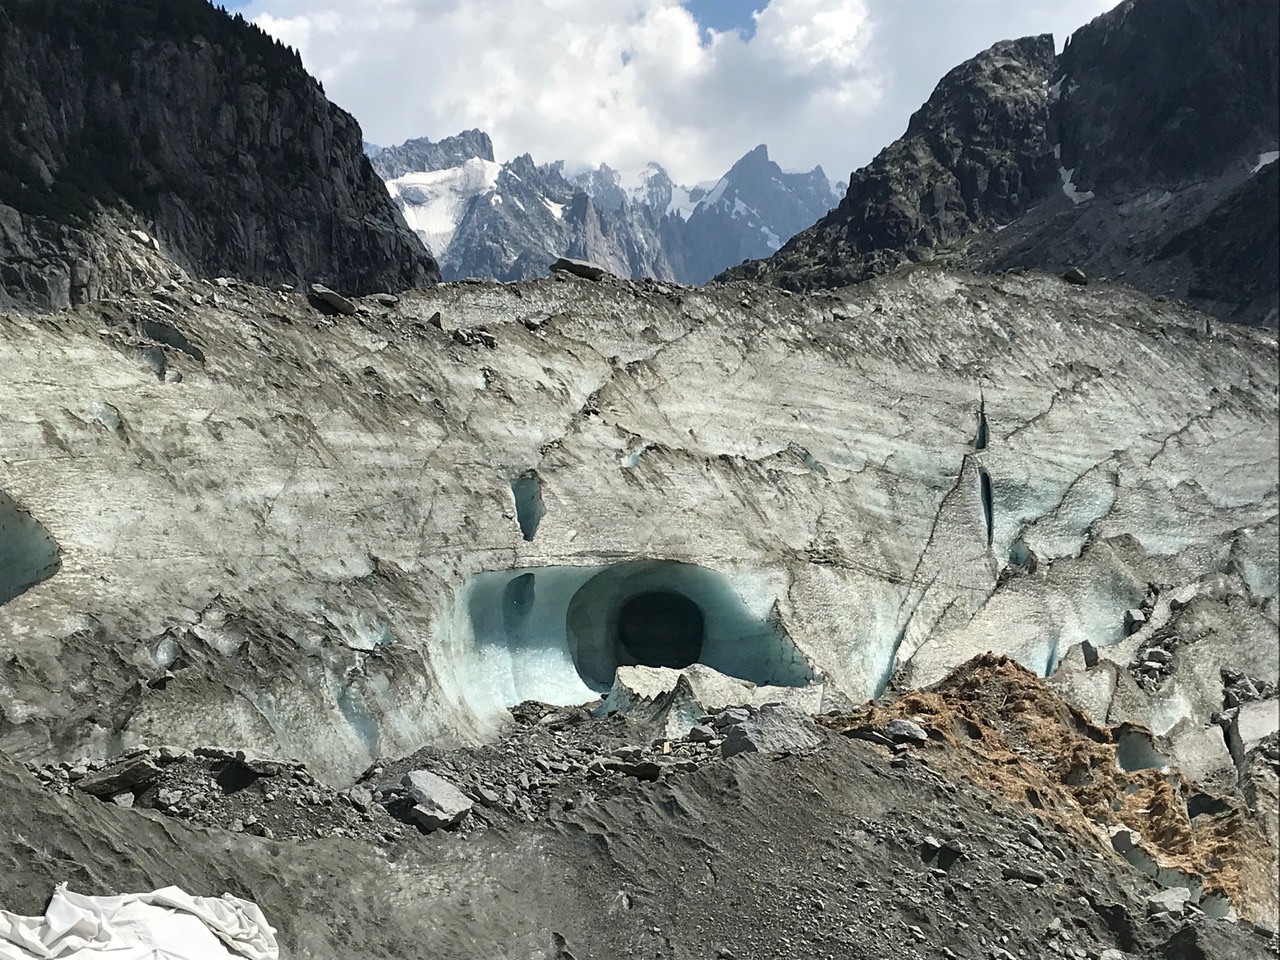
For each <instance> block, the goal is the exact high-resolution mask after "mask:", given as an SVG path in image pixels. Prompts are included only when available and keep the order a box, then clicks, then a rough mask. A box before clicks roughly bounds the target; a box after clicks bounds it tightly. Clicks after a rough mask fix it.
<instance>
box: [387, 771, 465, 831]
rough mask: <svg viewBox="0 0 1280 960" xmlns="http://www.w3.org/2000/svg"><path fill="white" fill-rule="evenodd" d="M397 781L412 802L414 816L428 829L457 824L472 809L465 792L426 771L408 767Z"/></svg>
mask: <svg viewBox="0 0 1280 960" xmlns="http://www.w3.org/2000/svg"><path fill="white" fill-rule="evenodd" d="M400 782H401V784H402V785H403V786H404V788H405V790H406V791H407V792H408V794H409V796H410V797H411V798H412V799H413V801H414V804H415V805H414V807H413V810H412V811H411V814H412V816H413V819H414V820H415V821H416V822H417V823H419V824H421V825H422V826H423V827H425V828H426V829H428V830H439V829H442V828H445V829H447V828H449V827H456V826H457V825H458V824H460V823H461V822H462V821H463V819H464V818H465V817H466V816H467V814H468V813H470V812H471V807H472V806H473V804H472V801H471V800H470V799H468V798H467V795H466V794H464V793H463V792H462V791H461V790H459V789H458V788H457V787H455V786H454V785H453V784H452V783H450V782H449V781H448V780H445V779H444V778H443V777H438V776H436V775H435V774H434V773H430V772H429V771H427V770H411V771H409V772H408V773H406V774H405V775H404V779H403V780H401V781H400Z"/></svg>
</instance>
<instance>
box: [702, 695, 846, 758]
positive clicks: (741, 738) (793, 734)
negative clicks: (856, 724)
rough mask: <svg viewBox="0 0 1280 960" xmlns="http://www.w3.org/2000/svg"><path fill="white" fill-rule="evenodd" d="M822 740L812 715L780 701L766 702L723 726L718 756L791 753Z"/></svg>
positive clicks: (809, 747) (811, 746)
mask: <svg viewBox="0 0 1280 960" xmlns="http://www.w3.org/2000/svg"><path fill="white" fill-rule="evenodd" d="M821 742H822V734H821V733H820V732H819V731H818V727H817V725H816V724H815V723H814V722H813V720H812V718H810V717H809V716H807V715H805V714H803V713H801V712H800V711H799V710H796V709H795V708H794V707H789V706H787V705H786V704H783V703H767V704H765V705H764V706H763V707H761V708H760V709H758V710H755V711H753V712H752V713H751V715H750V716H748V717H747V718H746V719H745V720H742V721H741V722H739V723H734V724H732V725H730V726H728V727H726V728H725V739H724V743H722V744H721V745H720V755H721V756H722V757H733V756H737V755H738V754H740V753H784V752H787V753H791V752H796V751H799V750H808V749H811V748H813V747H816V746H817V745H818V744H820V743H821Z"/></svg>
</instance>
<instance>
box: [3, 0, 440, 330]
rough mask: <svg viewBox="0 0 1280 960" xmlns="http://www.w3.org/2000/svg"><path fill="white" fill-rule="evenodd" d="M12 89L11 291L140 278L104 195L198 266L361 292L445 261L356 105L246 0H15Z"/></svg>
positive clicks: (19, 302) (69, 296)
mask: <svg viewBox="0 0 1280 960" xmlns="http://www.w3.org/2000/svg"><path fill="white" fill-rule="evenodd" d="M0 88H2V89H4V91H5V96H4V97H3V99H0V130H2V131H3V132H4V136H2V137H0V221H2V222H3V223H4V228H3V229H0V274H2V275H3V276H4V284H3V287H2V288H0V303H2V304H6V305H13V306H19V307H33V306H34V307H61V306H66V305H68V304H70V303H74V302H79V301H81V300H85V299H90V298H93V297H97V296H104V295H107V294H109V293H111V292H112V291H117V290H120V289H123V288H126V287H128V286H129V285H130V284H132V283H133V282H134V281H133V279H132V277H131V275H130V273H129V271H127V270H126V271H121V270H120V269H118V265H119V263H120V262H121V257H120V255H119V253H120V251H119V245H118V244H116V243H114V242H112V241H110V240H109V239H107V238H109V237H110V236H115V233H113V232H112V231H110V230H108V231H105V232H104V231H103V230H102V229H99V223H100V221H102V220H103V218H104V217H105V216H106V215H107V211H111V216H110V219H111V220H112V222H116V221H117V220H119V219H120V218H121V217H123V218H124V220H125V221H127V222H131V223H132V224H134V226H135V227H136V228H137V229H138V230H140V231H141V232H142V233H143V235H144V236H149V237H151V238H153V239H154V240H155V242H156V245H157V248H158V249H159V250H160V251H161V252H162V253H163V254H164V255H165V256H166V257H167V258H168V259H169V260H170V261H172V262H173V263H174V264H176V265H177V268H181V269H184V270H185V271H187V272H189V273H191V274H195V275H203V276H233V277H240V278H244V279H248V280H252V281H255V282H258V283H268V284H275V283H291V284H302V283H308V282H312V281H321V282H324V283H326V284H328V285H330V286H334V287H340V288H343V289H346V290H348V291H350V292H353V293H367V292H374V291H377V290H380V289H381V290H389V289H395V290H399V289H404V288H406V287H409V286H415V285H424V284H428V283H431V282H433V281H434V280H436V279H438V278H439V271H438V269H437V267H436V264H435V263H434V261H433V260H432V259H431V257H430V256H429V255H428V253H427V252H426V250H425V249H423V247H422V245H421V244H420V243H419V242H418V240H417V239H416V238H415V237H414V236H413V234H412V233H411V232H410V231H409V229H408V228H407V226H406V224H405V222H404V219H403V217H402V216H401V215H400V213H399V212H398V211H397V210H396V208H395V207H394V205H392V204H391V203H390V202H389V200H388V198H387V195H386V191H385V190H383V189H382V187H381V185H380V183H379V181H378V178H377V176H376V175H375V173H374V171H373V169H372V168H371V167H370V165H369V163H368V161H367V160H366V159H365V157H364V155H363V153H362V151H361V144H362V137H361V133H360V128H359V126H358V125H357V124H356V122H355V120H353V119H352V118H351V116H350V115H349V114H347V113H345V112H344V111H342V110H340V109H338V108H337V107H335V106H334V105H333V104H331V103H330V102H329V101H328V100H326V99H325V96H324V92H323V90H322V88H321V87H320V85H319V84H318V83H317V82H316V81H315V80H314V79H312V78H311V77H310V76H308V75H307V73H306V71H305V70H303V68H302V64H301V61H300V60H299V58H298V55H297V53H296V52H294V51H292V50H290V49H288V48H286V47H284V46H282V45H281V44H279V43H278V42H276V41H274V40H272V39H271V38H270V37H268V36H267V35H266V34H265V33H263V32H262V31H261V30H260V29H259V28H258V27H256V26H254V25H253V24H250V23H248V22H246V21H245V20H244V19H243V18H242V17H240V16H238V15H237V16H234V17H233V16H230V15H228V14H226V13H225V12H224V11H222V10H220V9H217V8H215V7H213V6H211V5H209V4H208V3H205V2H203V0H130V2H129V3H127V4H120V3H114V2H107V0H83V2H79V3H76V4H72V5H70V6H68V5H66V4H61V3H56V2H53V0H13V2H6V3H5V4H4V5H3V7H0ZM175 269H176V268H175ZM148 276H149V275H148Z"/></svg>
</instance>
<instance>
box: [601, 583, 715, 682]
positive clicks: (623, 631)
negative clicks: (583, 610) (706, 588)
mask: <svg viewBox="0 0 1280 960" xmlns="http://www.w3.org/2000/svg"><path fill="white" fill-rule="evenodd" d="M703 636H704V625H703V620H702V610H700V609H699V607H698V605H697V604H696V603H694V602H693V601H692V600H690V599H689V598H688V597H686V596H684V595H683V594H680V593H675V592H673V591H669V590H652V591H649V592H647V593H641V594H637V595H636V596H634V597H632V598H631V599H629V600H627V601H626V603H624V604H623V605H622V608H621V609H620V610H619V611H618V643H619V644H620V645H621V646H622V648H623V649H624V650H625V651H626V652H627V653H629V654H630V655H631V656H632V657H633V658H635V660H636V662H637V663H640V664H643V665H645V666H647V667H673V668H675V669H683V668H684V667H687V666H689V664H691V663H696V662H697V660H698V658H699V657H700V656H702V640H703Z"/></svg>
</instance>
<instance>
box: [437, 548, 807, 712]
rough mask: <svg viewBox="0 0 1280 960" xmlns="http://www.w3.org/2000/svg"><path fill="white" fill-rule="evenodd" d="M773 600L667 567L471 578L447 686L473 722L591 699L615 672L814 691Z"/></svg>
mask: <svg viewBox="0 0 1280 960" xmlns="http://www.w3.org/2000/svg"><path fill="white" fill-rule="evenodd" d="M757 581H758V582H757ZM774 595H775V594H774V591H772V590H770V589H769V588H768V587H767V586H766V584H765V578H763V577H761V578H755V579H754V580H753V578H750V577H746V578H739V579H738V581H737V582H736V583H735V582H734V581H731V580H730V579H729V578H728V577H726V576H724V575H723V574H721V573H718V572H716V571H714V570H710V569H707V568H706V567H701V566H698V565H696V564H690V563H681V562H677V561H669V560H635V561H628V562H624V563H618V564H613V565H610V566H595V567H568V566H554V567H533V568H527V569H520V570H499V571H493V572H489V573H481V574H477V575H476V576H474V577H472V578H471V579H470V580H468V581H467V583H466V584H465V585H464V586H463V587H462V589H461V591H460V592H459V594H458V601H457V605H456V607H455V611H454V619H453V624H452V636H451V640H452V644H451V646H452V650H453V654H454V655H453V657H452V658H451V670H450V672H451V673H452V681H453V684H454V685H455V690H456V692H457V693H458V695H459V696H460V698H461V699H464V700H466V701H467V702H468V703H469V705H470V706H471V707H472V708H473V709H474V710H476V711H477V713H479V714H481V715H483V714H486V713H490V712H493V711H497V710H502V709H505V708H506V707H508V706H511V705H513V704H516V703H520V702H521V701H523V700H541V701H544V702H547V703H561V704H569V703H584V702H586V701H589V700H594V699H596V698H597V697H599V696H600V695H602V694H603V693H605V692H607V691H608V690H609V689H610V687H611V686H612V685H613V679H614V673H615V672H616V670H617V669H618V667H620V666H624V665H636V664H640V665H646V666H662V667H676V668H680V667H687V666H689V665H691V664H694V663H701V664H705V665H706V666H709V667H712V668H713V669H715V670H718V671H720V672H721V673H724V674H728V675H729V676H733V677H738V678H740V679H742V680H749V681H751V682H753V683H756V684H762V685H763V684H769V685H775V686H805V685H807V684H809V683H812V682H815V681H816V680H818V679H820V677H819V676H818V675H817V674H816V672H815V671H814V669H813V667H812V666H811V665H810V664H809V662H808V661H807V660H806V659H805V657H804V656H803V654H801V653H800V651H799V649H798V648H797V647H796V645H795V644H794V643H793V642H792V640H791V638H790V637H789V636H788V635H787V632H786V630H785V628H784V627H783V626H782V624H781V623H780V622H779V621H778V619H777V617H776V616H775V615H774V613H773V598H774Z"/></svg>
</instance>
